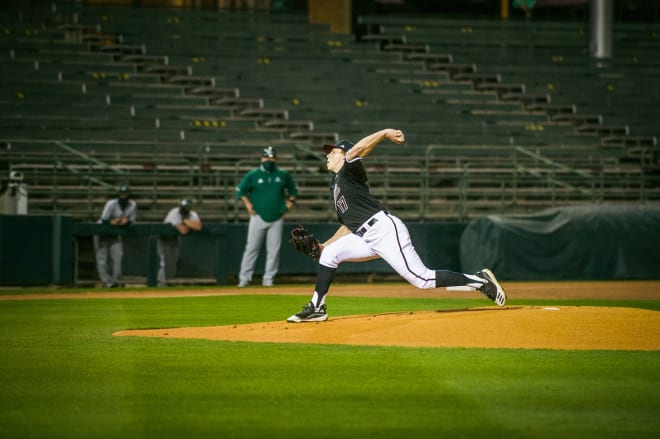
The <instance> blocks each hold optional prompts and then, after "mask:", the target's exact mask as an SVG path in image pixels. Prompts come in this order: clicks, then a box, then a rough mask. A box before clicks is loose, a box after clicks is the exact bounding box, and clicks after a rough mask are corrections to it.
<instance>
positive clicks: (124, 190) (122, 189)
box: [117, 184, 131, 197]
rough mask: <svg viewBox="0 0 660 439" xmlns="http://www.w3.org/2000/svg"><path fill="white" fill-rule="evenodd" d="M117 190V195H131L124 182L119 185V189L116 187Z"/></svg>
mask: <svg viewBox="0 0 660 439" xmlns="http://www.w3.org/2000/svg"><path fill="white" fill-rule="evenodd" d="M117 192H119V195H127V196H129V197H130V196H131V190H130V189H129V187H128V186H126V185H125V184H123V185H121V186H119V189H117Z"/></svg>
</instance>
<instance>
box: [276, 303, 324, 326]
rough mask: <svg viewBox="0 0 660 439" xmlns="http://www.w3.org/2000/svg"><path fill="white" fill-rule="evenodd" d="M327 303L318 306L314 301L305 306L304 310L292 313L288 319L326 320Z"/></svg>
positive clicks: (290, 320)
mask: <svg viewBox="0 0 660 439" xmlns="http://www.w3.org/2000/svg"><path fill="white" fill-rule="evenodd" d="M326 311H327V308H326V306H325V305H321V306H320V307H318V308H316V307H315V306H314V305H313V304H312V302H309V303H308V304H307V305H305V306H303V309H302V311H300V312H299V313H297V314H294V315H292V316H291V317H289V318H288V319H286V321H287V322H289V323H302V322H324V321H326V320H328V313H327V312H326Z"/></svg>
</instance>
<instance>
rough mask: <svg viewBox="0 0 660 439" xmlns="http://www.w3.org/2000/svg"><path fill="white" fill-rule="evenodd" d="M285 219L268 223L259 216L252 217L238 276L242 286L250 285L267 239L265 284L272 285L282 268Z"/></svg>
mask: <svg viewBox="0 0 660 439" xmlns="http://www.w3.org/2000/svg"><path fill="white" fill-rule="evenodd" d="M283 227H284V218H280V219H278V220H275V221H273V222H270V223H268V222H266V221H264V220H263V219H261V217H260V216H259V215H252V216H251V217H250V223H249V225H248V236H247V242H246V244H245V250H244V251H243V259H242V260H241V271H240V273H239V274H238V277H239V282H240V283H241V284H244V285H246V284H249V283H250V282H251V281H252V275H253V274H254V266H255V264H256V263H257V257H258V256H259V250H260V249H261V244H262V243H263V241H264V236H265V237H266V267H265V270H264V277H263V284H264V285H272V284H273V279H275V275H276V274H277V270H278V269H279V266H280V245H281V244H282V229H283Z"/></svg>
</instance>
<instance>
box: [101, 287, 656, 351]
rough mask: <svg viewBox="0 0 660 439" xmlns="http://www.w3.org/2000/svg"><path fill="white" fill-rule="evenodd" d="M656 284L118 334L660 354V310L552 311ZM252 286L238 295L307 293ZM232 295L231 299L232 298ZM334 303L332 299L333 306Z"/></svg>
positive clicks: (631, 295)
mask: <svg viewBox="0 0 660 439" xmlns="http://www.w3.org/2000/svg"><path fill="white" fill-rule="evenodd" d="M658 286H659V285H658V283H657V282H625V283H619V282H568V283H566V282H559V283H558V282H551V283H510V284H505V285H504V287H505V289H506V290H507V293H508V295H509V300H511V299H515V298H521V299H522V298H527V299H530V298H531V299H547V300H548V303H549V305H548V306H506V307H504V308H498V307H481V308H470V309H460V310H450V311H447V310H443V311H432V310H431V311H422V312H419V311H416V312H398V313H387V314H366V315H356V316H346V317H335V318H332V317H331V318H330V319H329V320H328V321H327V322H321V323H302V324H300V323H298V324H294V323H287V322H284V321H278V322H263V323H255V324H248V325H230V326H214V327H200V328H168V329H153V330H138V331H120V332H117V333H115V334H114V335H117V336H141V337H166V338H202V339H209V340H225V341H248V342H273V343H313V344H350V345H369V346H374V345H377V346H411V347H474V348H516V349H569V350H588V349H602V350H660V312H657V311H650V310H644V309H637V308H618V307H589V306H554V305H551V303H552V300H555V299H609V300H613V299H624V300H625V299H638V300H657V299H659V298H660V294H659V291H660V289H659V288H658ZM278 290H279V289H278V288H268V289H265V288H259V287H255V288H248V289H241V290H240V291H235V292H234V294H305V293H307V294H308V288H306V289H305V290H304V292H301V291H297V288H294V290H296V291H292V288H287V290H286V291H278ZM230 291H233V290H229V291H227V292H226V293H227V294H229V293H230ZM472 294H478V293H474V292H455V291H451V292H442V293H437V291H436V292H428V291H420V290H418V289H415V288H413V287H411V286H409V285H400V284H396V285H376V284H374V285H371V284H367V285H339V286H336V287H334V288H333V291H332V295H335V296H370V297H375V296H377V297H438V298H439V299H441V298H442V297H466V295H468V296H469V295H472ZM330 300H331V299H330V298H329V301H330Z"/></svg>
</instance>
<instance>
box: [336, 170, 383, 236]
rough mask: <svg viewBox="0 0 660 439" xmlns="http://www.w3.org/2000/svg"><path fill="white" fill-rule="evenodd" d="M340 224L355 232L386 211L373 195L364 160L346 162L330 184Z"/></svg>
mask: <svg viewBox="0 0 660 439" xmlns="http://www.w3.org/2000/svg"><path fill="white" fill-rule="evenodd" d="M330 193H331V194H332V199H333V200H334V202H335V209H336V210H337V218H339V222H340V223H342V224H344V225H345V226H346V227H348V228H349V229H350V230H351V231H352V232H355V231H356V230H357V229H358V228H359V227H360V226H361V225H362V224H364V222H365V221H366V220H368V219H369V218H371V217H372V216H373V215H374V214H375V213H377V212H379V211H381V210H385V208H384V207H383V205H382V204H380V202H379V201H378V200H376V198H375V197H374V196H373V195H371V191H370V190H369V184H368V181H367V172H366V171H365V169H364V165H363V164H362V159H360V158H357V159H354V160H352V161H348V160H346V163H344V166H343V167H342V168H341V169H340V170H339V172H338V173H337V174H335V176H334V178H333V179H332V182H331V183H330Z"/></svg>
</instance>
